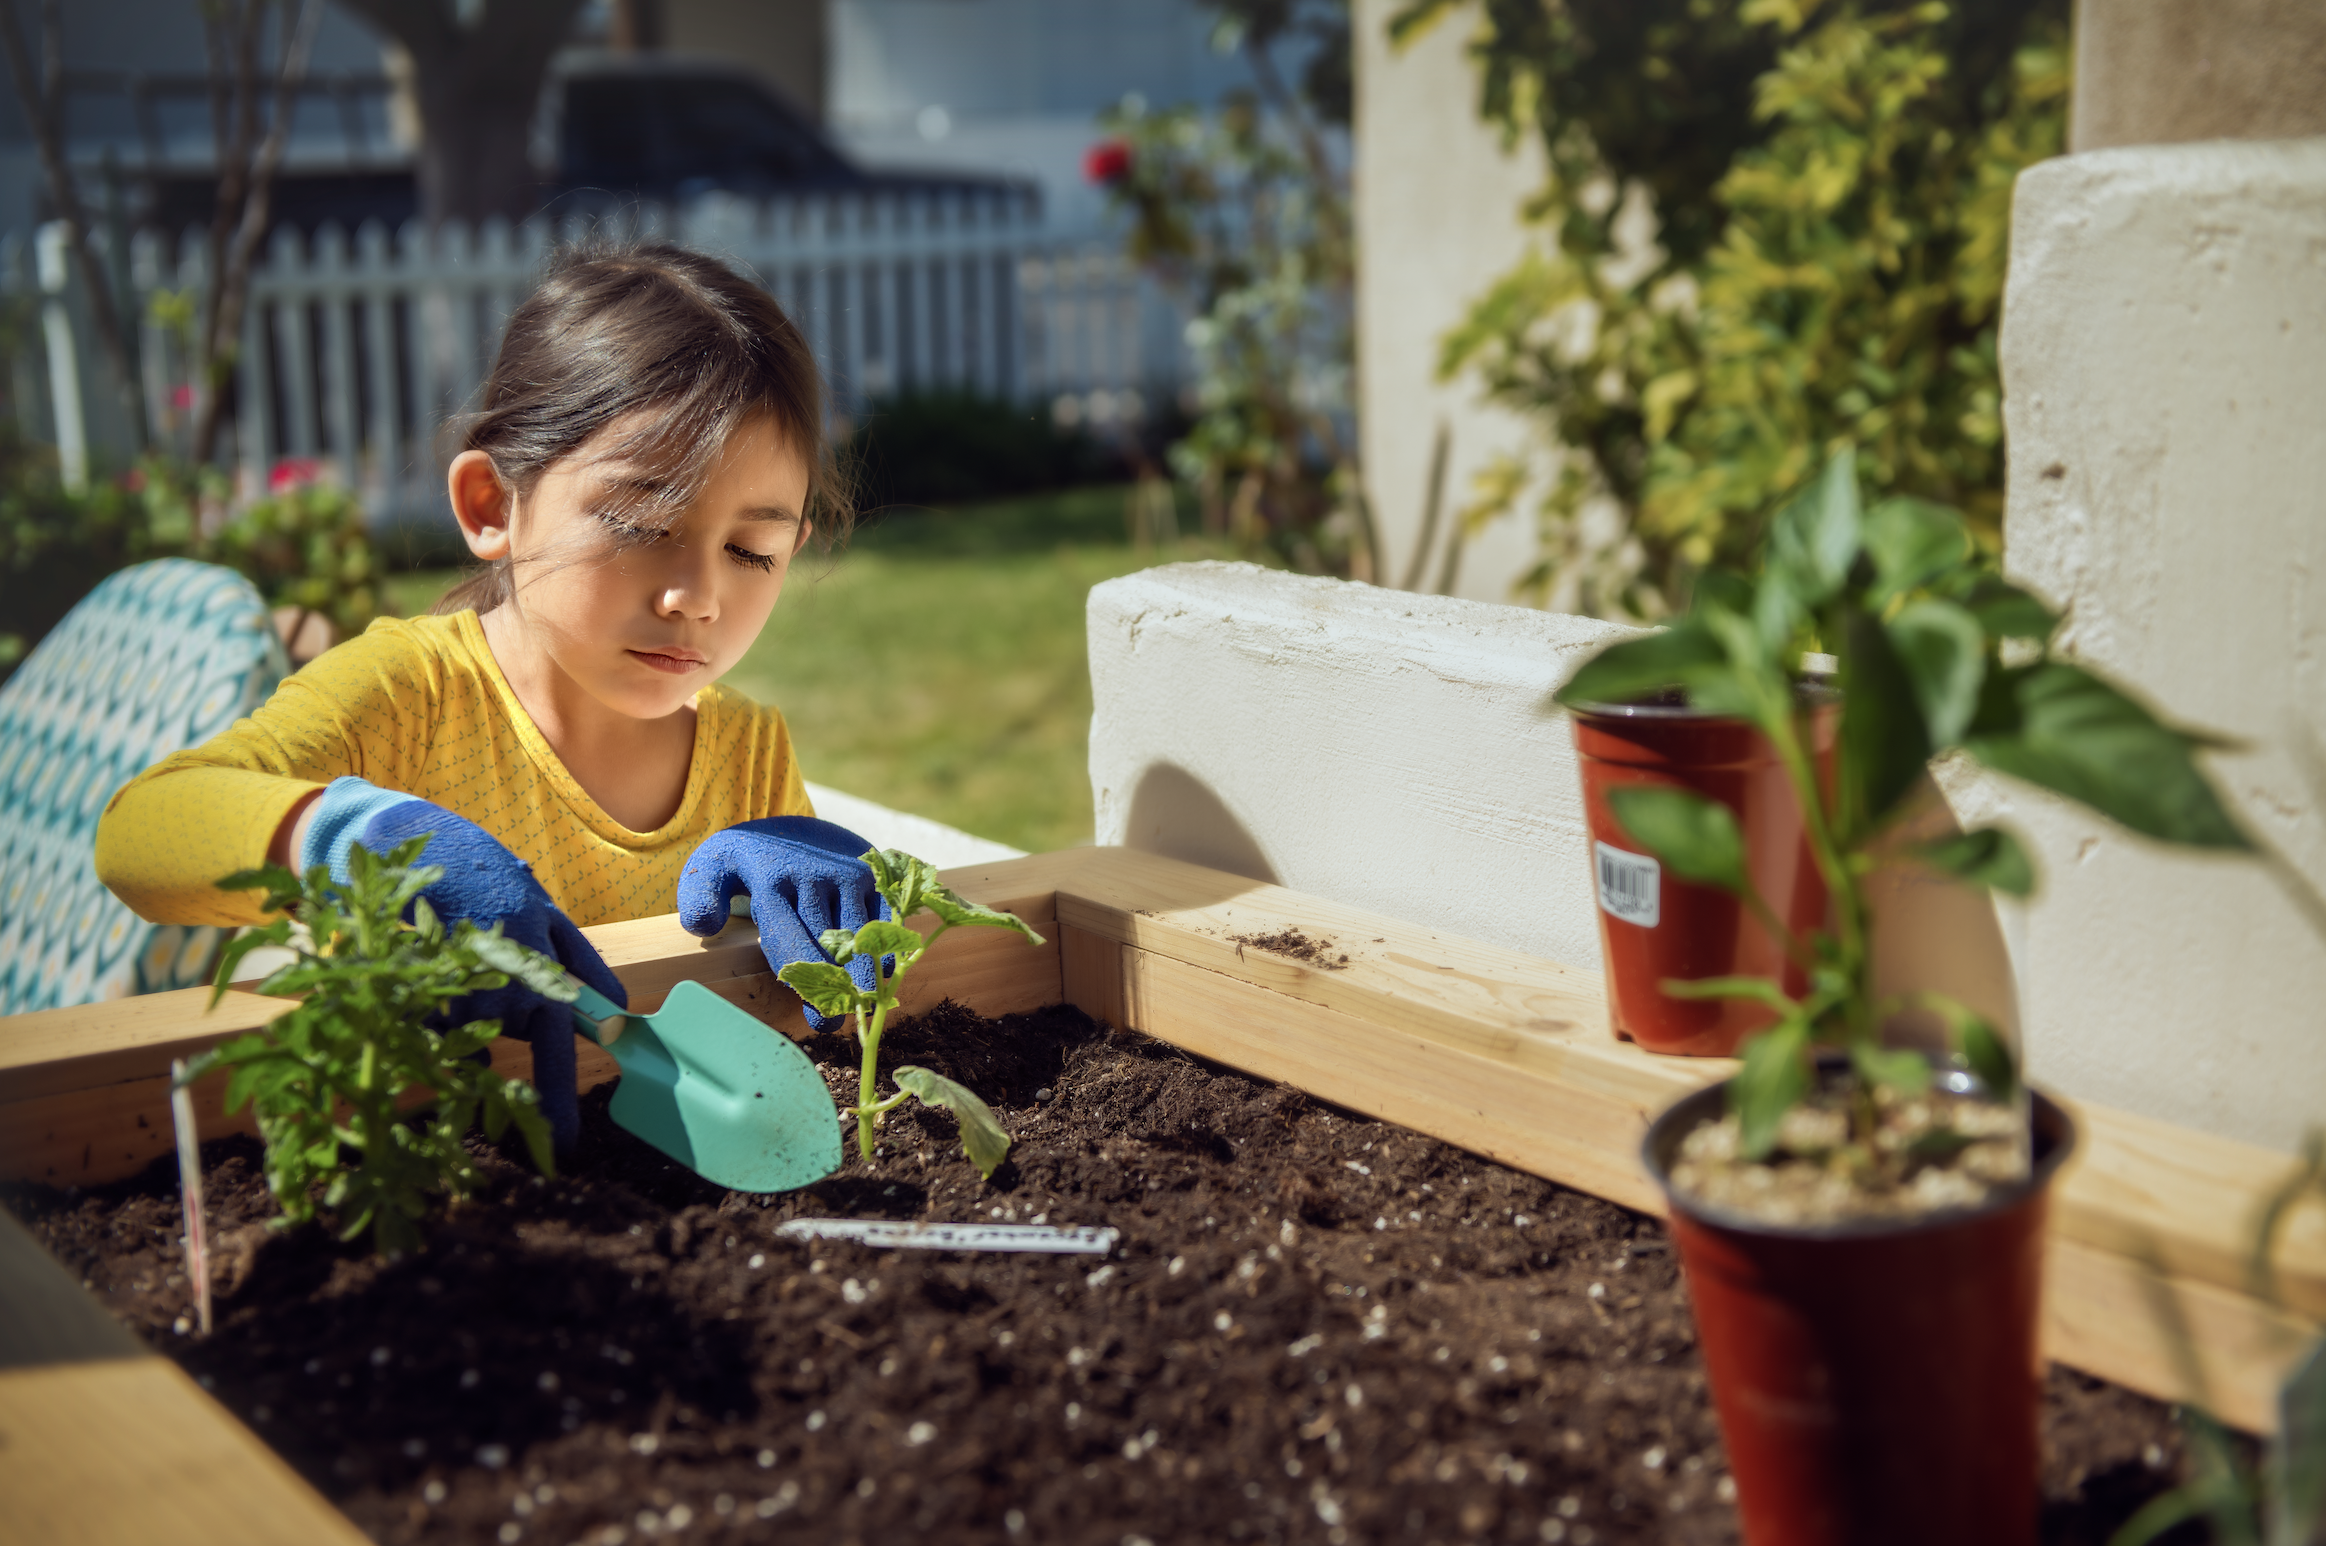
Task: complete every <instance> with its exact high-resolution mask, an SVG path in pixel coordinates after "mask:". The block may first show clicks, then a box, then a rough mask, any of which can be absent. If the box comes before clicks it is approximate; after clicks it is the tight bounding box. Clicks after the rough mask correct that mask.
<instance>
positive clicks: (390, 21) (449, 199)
mask: <svg viewBox="0 0 2326 1546" xmlns="http://www.w3.org/2000/svg"><path fill="white" fill-rule="evenodd" d="M341 3H342V4H343V5H344V6H345V8H346V9H347V10H349V11H352V12H354V13H355V14H356V15H358V16H361V17H362V18H363V19H364V20H366V21H368V22H370V23H371V24H372V25H373V26H374V27H376V28H378V29H379V30H380V31H381V32H382V33H383V34H385V35H386V36H388V37H391V38H393V39H395V40H396V41H397V42H398V43H401V44H402V45H403V46H404V50H405V52H406V53H407V54H409V55H410V56H411V59H412V88H413V96H414V98H415V100H416V105H417V106H418V108H419V110H420V156H419V166H418V174H419V189H420V215H421V218H422V219H424V220H426V221H428V222H429V223H430V224H432V225H433V224H436V223H438V222H441V221H445V220H467V221H477V220H482V219H484V218H486V217H487V216H490V215H505V216H507V217H508V218H510V219H512V220H516V219H522V218H524V217H525V216H526V215H529V214H531V213H532V212H533V210H534V209H535V208H536V207H538V204H539V200H540V188H539V182H538V178H537V175H536V173H535V171H534V167H533V161H532V157H531V155H530V153H529V152H530V150H531V147H532V129H533V111H534V105H535V103H536V102H537V101H538V100H539V99H540V95H541V83H542V82H543V81H544V80H545V79H546V78H547V77H548V74H549V60H550V56H551V55H552V54H554V53H556V52H557V49H558V47H559V46H560V45H561V44H563V43H564V41H565V36H566V33H567V32H568V31H569V30H570V29H571V27H572V25H573V16H574V12H576V11H577V10H579V9H580V8H581V0H485V5H484V8H483V14H482V16H481V17H478V18H477V19H476V20H475V21H474V22H473V24H471V25H463V24H461V23H460V22H458V21H456V20H455V19H454V16H453V7H452V5H451V4H450V3H449V0H341Z"/></svg>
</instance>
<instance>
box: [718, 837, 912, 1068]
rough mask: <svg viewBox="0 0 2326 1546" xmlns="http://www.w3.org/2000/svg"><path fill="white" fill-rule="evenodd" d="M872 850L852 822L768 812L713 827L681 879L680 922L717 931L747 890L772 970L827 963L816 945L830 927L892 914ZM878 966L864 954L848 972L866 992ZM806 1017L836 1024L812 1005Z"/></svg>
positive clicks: (819, 1024) (812, 1023) (812, 1022)
mask: <svg viewBox="0 0 2326 1546" xmlns="http://www.w3.org/2000/svg"><path fill="white" fill-rule="evenodd" d="M871 847H872V844H870V843H868V842H866V841H865V840H864V839H863V838H860V837H858V836H857V835H856V834H855V833H853V832H851V831H849V830H848V829H847V828H846V827H842V826H836V825H834V824H833V823H831V822H829V821H818V820H817V819H816V818H815V817H813V816H770V817H767V818H766V819H765V820H762V821H746V822H743V823H742V824H741V825H739V826H733V827H729V828H728V829H727V830H726V831H724V832H714V833H713V834H711V836H710V837H709V838H707V839H706V840H705V841H704V843H703V846H702V847H700V848H698V849H696V850H695V851H694V853H693V854H692V855H691V856H690V857H689V858H688V859H687V862H686V869H685V870H684V871H683V872H682V873H681V874H680V875H679V877H678V921H679V922H680V923H681V924H683V925H685V927H686V928H687V930H688V931H689V932H690V933H694V934H704V935H709V934H716V933H718V932H719V931H720V930H721V929H723V928H725V927H726V926H727V911H728V908H729V906H730V904H732V903H733V902H734V900H735V897H736V894H737V893H739V892H747V893H749V894H750V897H751V918H752V921H753V922H754V923H757V924H758V925H759V948H760V951H761V952H762V953H763V954H765V955H766V957H767V969H768V970H769V971H781V970H783V969H784V968H785V967H786V966H789V965H790V964H791V963H792V962H794V961H829V960H831V959H832V958H831V957H830V956H828V955H826V954H824V951H823V947H822V946H820V945H818V944H817V943H816V940H817V939H818V938H819V937H820V936H821V935H822V934H823V932H824V931H825V930H826V929H856V928H861V927H862V926H863V925H864V924H865V923H867V922H869V921H870V920H872V919H874V918H886V917H887V916H888V915H889V906H888V902H887V900H886V899H885V898H883V897H882V896H881V894H880V892H879V891H878V890H876V889H875V888H874V886H873V883H872V866H870V865H868V864H866V863H865V862H864V860H863V857H862V856H863V855H864V854H865V853H866V852H867V851H869V850H870V849H871ZM872 967H873V963H872V960H871V958H869V957H866V956H859V957H858V958H857V959H855V960H853V961H851V962H849V963H848V975H849V976H851V977H853V978H855V979H856V986H857V987H859V988H861V989H863V990H864V991H865V992H867V993H869V992H871V991H872V987H873V978H872ZM802 1007H803V1008H806V1006H802ZM807 1017H808V1028H809V1029H810V1030H817V1031H821V1030H824V1029H826V1028H828V1027H829V1026H830V1025H831V1024H832V1021H831V1019H830V1017H828V1016H825V1015H820V1014H818V1013H816V1011H815V1010H814V1009H812V1008H808V1009H807Z"/></svg>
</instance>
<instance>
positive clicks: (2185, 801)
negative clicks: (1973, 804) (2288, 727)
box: [1963, 661, 2253, 852]
mask: <svg viewBox="0 0 2326 1546" xmlns="http://www.w3.org/2000/svg"><path fill="white" fill-rule="evenodd" d="M1963 744H1964V746H1965V747H1966V748H1967V749H1968V750H1969V751H1970V753H1971V755H1972V756H1974V757H1976V758H1977V759H1978V760H1979V761H1980V762H1982V763H1984V764H1985V765H1986V766H1988V767H1990V768H1993V769H1994V770H1995V771H1996V772H1998V773H2008V774H2010V775H2011V776H2012V777H2014V778H2022V779H2025V780H2026V781H2027V782H2029V783H2031V784H2035V785H2037V786H2039V787H2041V788H2044V789H2049V790H2051V791H2052V792H2053V793H2055V794H2063V795H2066V796H2067V797H2068V798H2069V799H2071V800H2076V801H2079V802H2081V803H2082V804H2085V805H2088V806H2090V807H2091V808H2092V809H2093V810H2096V811H2098V812H2099V813H2100V814H2101V815H2103V816H2106V817H2108V818H2109V819H2110V820H2111V821H2114V822H2116V823H2117V824H2119V825H2121V826H2124V827H2128V828H2130V829H2131V830H2132V831H2134V832H2138V833H2141V834H2143V835H2144V836H2147V837H2153V838H2160V839H2162V840H2163V841H2165V842H2168V843H2186V844H2188V845H2190V846H2192V847H2197V848H2219V849H2228V850H2233V851H2239V852H2246V851H2250V850H2251V849H2252V847H2253V844H2252V841H2251V840H2250V839H2248V838H2247V837H2246V835H2245V833H2244V832H2243V831H2242V830H2240V829H2239V827H2238V825H2237V822H2236V820H2235V818H2233V817H2232V816H2231V815H2230V814H2229V811H2228V809H2227V807H2225V806H2224V805H2223V804H2222V802H2221V797H2220V795H2219V794H2218V793H2217V792H2215V790H2214V788H2213V785H2212V782H2211V781H2210V780H2209V779H2207V778H2206V776H2205V774H2204V771H2203V769H2201V768H2200V767H2198V765H2197V759H2196V754H2197V752H2198V751H2199V750H2201V749H2206V748H2211V747H2218V746H2220V745H2222V744H2223V743H2222V742H2221V741H2220V740H2219V739H2218V738H2215V737H2211V736H2204V735H2198V734H2195V733H2193V732H2190V731H2187V730H2182V729H2177V728H2175V727H2173V726H2170V725H2167V724H2165V723H2164V722H2163V721H2161V720H2159V719H2158V718H2157V717H2156V716H2155V715H2154V714H2152V713H2151V712H2149V710H2148V708H2147V707H2146V706H2145V705H2143V704H2141V703H2139V702H2137V701H2136V700H2134V699H2133V698H2131V697H2129V696H2127V695H2126V694H2124V693H2122V692H2119V691H2118V690H2117V689H2115V688H2113V687H2111V686H2109V685H2108V684H2107V683H2105V682H2103V681H2101V680H2100V679H2099V678H2098V677H2096V676H2094V675H2092V674H2091V673H2090V672H2089V671H2086V670H2084V669H2083V668H2082V667H2081V666H2075V665H2070V664H2067V663H2066V662H2064V661H2046V662H2044V663H2043V664H2041V665H2036V666H2028V667H2024V668H2020V669H2017V670H2007V671H1997V672H1992V673H1990V674H1989V681H1988V685H1987V688H1986V690H1985V691H1984V692H1982V693H1981V694H1980V699H1979V712H1978V717H1977V719H1976V720H1975V721H1974V722H1973V723H1972V725H1971V729H1970V733H1969V735H1968V736H1966V737H1965V738H1964V743H1963Z"/></svg>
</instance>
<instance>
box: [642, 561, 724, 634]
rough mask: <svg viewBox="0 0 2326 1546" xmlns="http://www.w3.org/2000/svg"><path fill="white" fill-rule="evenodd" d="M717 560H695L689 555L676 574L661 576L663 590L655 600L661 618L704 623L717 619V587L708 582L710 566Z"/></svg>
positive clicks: (709, 579)
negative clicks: (661, 614)
mask: <svg viewBox="0 0 2326 1546" xmlns="http://www.w3.org/2000/svg"><path fill="white" fill-rule="evenodd" d="M706 559H707V560H709V561H708V562H706V561H705V560H706ZM716 559H717V555H716V554H709V555H705V556H704V558H697V557H696V555H695V554H693V553H688V554H686V555H685V558H684V560H683V561H682V562H681V563H680V564H679V565H678V566H677V568H676V570H675V572H673V573H671V574H668V575H666V576H664V580H663V586H662V591H661V593H660V594H659V595H658V596H657V597H656V598H655V599H656V602H657V604H658V605H659V607H660V609H661V611H662V613H663V615H664V616H666V617H686V618H692V619H694V620H695V621H697V622H704V623H708V622H711V621H713V620H715V619H716V618H717V617H718V615H719V598H718V587H717V586H715V585H713V584H712V583H711V574H710V572H709V571H710V563H711V562H716Z"/></svg>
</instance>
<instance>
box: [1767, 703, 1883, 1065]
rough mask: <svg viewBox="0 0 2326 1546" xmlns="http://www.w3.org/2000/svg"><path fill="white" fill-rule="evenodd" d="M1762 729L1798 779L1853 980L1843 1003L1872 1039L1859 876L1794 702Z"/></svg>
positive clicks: (1856, 1028) (1846, 971)
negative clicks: (1830, 814) (1838, 838)
mask: <svg viewBox="0 0 2326 1546" xmlns="http://www.w3.org/2000/svg"><path fill="white" fill-rule="evenodd" d="M1761 728H1762V730H1763V731H1764V732H1765V733H1766V734H1767V735H1768V737H1769V744H1770V745H1772V746H1774V747H1775V748H1776V751H1777V758H1778V760H1779V761H1781V762H1782V763H1784V765H1785V773H1786V776H1787V777H1788V778H1789V779H1791V781H1792V784H1793V792H1794V795H1795V796H1796V797H1797V798H1798V799H1799V800H1800V802H1801V818H1802V823H1803V826H1804V827H1805V829H1806V830H1807V831H1808V833H1809V852H1810V856H1811V857H1812V858H1813V859H1815V860H1816V862H1817V872H1818V874H1819V875H1821V876H1823V877H1824V880H1825V889H1826V892H1827V894H1828V895H1829V896H1830V897H1831V898H1832V899H1833V904H1834V913H1835V924H1836V932H1837V933H1838V934H1839V936H1840V941H1839V942H1840V946H1841V966H1842V972H1843V975H1844V977H1845V978H1846V980H1847V982H1848V985H1849V992H1848V996H1847V997H1845V998H1844V999H1843V1000H1842V1004H1843V1010H1844V1013H1845V1014H1846V1015H1847V1016H1848V1018H1849V1022H1850V1026H1849V1029H1850V1033H1851V1036H1852V1038H1853V1039H1868V1038H1870V1037H1871V1035H1872V1033H1873V1026H1872V1024H1871V1018H1872V1017H1871V1012H1870V1010H1869V1008H1868V1006H1867V1003H1866V994H1865V992H1864V987H1865V984H1864V982H1863V980H1862V979H1863V977H1864V975H1865V973H1864V966H1865V951H1866V929H1865V900H1864V898H1863V897H1862V896H1861V895H1860V893H1859V891H1858V882H1857V877H1856V876H1855V875H1853V874H1851V873H1850V867H1849V865H1848V863H1847V862H1846V861H1845V860H1844V858H1843V857H1842V852H1841V846H1840V845H1839V844H1838V843H1836V842H1835V841H1834V836H1833V825H1832V823H1831V822H1830V821H1828V820H1827V819H1826V814H1825V795H1824V791H1823V790H1821V789H1819V788H1818V785H1817V774H1816V771H1815V770H1814V769H1813V768H1812V767H1811V766H1810V762H1809V753H1808V751H1807V749H1806V748H1804V747H1803V746H1802V744H1801V737H1800V735H1799V734H1798V733H1796V730H1795V720H1794V716H1793V714H1792V712H1791V704H1790V703H1788V704H1787V705H1786V706H1785V711H1783V712H1779V713H1775V714H1771V715H1770V716H1769V717H1768V719H1767V720H1766V721H1764V722H1763V724H1762V726H1761Z"/></svg>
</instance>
